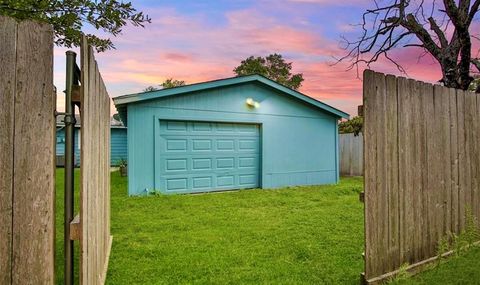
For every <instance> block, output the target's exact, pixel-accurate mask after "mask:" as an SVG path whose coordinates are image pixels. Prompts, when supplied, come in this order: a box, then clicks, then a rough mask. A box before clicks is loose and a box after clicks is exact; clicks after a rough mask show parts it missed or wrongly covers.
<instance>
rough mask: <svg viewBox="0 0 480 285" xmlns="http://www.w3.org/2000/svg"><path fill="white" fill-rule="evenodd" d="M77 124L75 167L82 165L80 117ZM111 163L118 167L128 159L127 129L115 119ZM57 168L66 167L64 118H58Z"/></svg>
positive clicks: (112, 130) (112, 122) (111, 144)
mask: <svg viewBox="0 0 480 285" xmlns="http://www.w3.org/2000/svg"><path fill="white" fill-rule="evenodd" d="M76 121H77V123H76V124H75V146H74V148H75V165H76V166H79V165H80V139H81V136H82V132H81V129H80V117H77V119H76ZM110 126H111V127H110V163H111V165H112V166H115V165H118V161H119V160H120V159H127V128H126V127H125V126H124V125H123V123H122V122H120V121H117V120H115V119H113V118H111V120H110ZM56 154H57V166H64V155H65V124H64V122H63V116H57V151H56Z"/></svg>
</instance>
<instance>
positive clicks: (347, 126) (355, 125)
mask: <svg viewBox="0 0 480 285" xmlns="http://www.w3.org/2000/svg"><path fill="white" fill-rule="evenodd" d="M362 128H363V118H362V117H360V116H356V117H353V118H352V119H350V120H347V121H343V122H340V124H338V132H339V133H341V134H350V133H353V134H354V135H355V136H358V134H359V133H360V132H361V131H362Z"/></svg>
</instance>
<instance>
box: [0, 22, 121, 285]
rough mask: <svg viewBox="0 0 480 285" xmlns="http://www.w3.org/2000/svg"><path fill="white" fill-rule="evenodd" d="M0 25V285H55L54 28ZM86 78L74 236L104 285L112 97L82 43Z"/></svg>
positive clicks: (89, 279) (87, 279)
mask: <svg viewBox="0 0 480 285" xmlns="http://www.w3.org/2000/svg"><path fill="white" fill-rule="evenodd" d="M0 27H1V29H0V63H1V64H0V284H2V285H3V284H54V282H55V276H54V272H55V265H54V254H55V226H56V227H62V225H61V224H60V225H59V224H57V225H55V224H54V221H55V203H54V201H55V129H56V122H55V109H56V95H55V94H54V86H53V36H54V35H53V29H52V27H51V26H49V25H46V24H39V23H36V22H31V21H24V22H20V23H17V22H16V21H15V20H13V19H11V18H8V17H3V16H0ZM81 79H82V80H81V82H82V84H81V88H80V89H78V88H76V89H75V90H79V91H80V92H77V93H76V94H75V95H76V96H75V98H76V100H78V103H79V104H80V105H81V123H82V126H81V132H82V136H81V150H82V152H81V157H82V158H81V159H82V168H81V189H80V196H81V201H80V202H81V203H80V215H79V216H78V218H76V219H74V220H73V221H71V223H70V225H71V228H70V230H71V232H70V238H71V239H77V240H79V241H80V247H81V256H80V278H81V280H80V281H81V284H88V285H90V284H103V283H104V281H105V277H106V271H107V266H108V256H109V253H110V248H111V243H112V239H111V236H110V171H109V168H110V157H109V156H110V149H109V145H110V125H109V124H110V118H109V117H110V99H109V97H108V93H107V91H106V88H105V85H104V83H103V80H102V77H101V75H100V73H99V71H98V66H97V63H96V62H95V58H94V54H93V50H92V48H91V47H89V46H88V45H87V43H86V40H85V38H84V39H83V42H82V47H81ZM77 87H78V86H77ZM58 191H62V190H58Z"/></svg>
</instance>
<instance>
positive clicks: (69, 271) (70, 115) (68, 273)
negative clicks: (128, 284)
mask: <svg viewBox="0 0 480 285" xmlns="http://www.w3.org/2000/svg"><path fill="white" fill-rule="evenodd" d="M66 55H67V70H66V79H65V116H64V120H65V197H64V199H65V201H64V204H65V212H64V233H63V235H64V249H65V251H64V258H65V268H64V271H65V275H64V276H65V277H64V278H65V279H64V284H66V285H73V272H74V253H73V242H74V241H73V240H72V239H71V238H70V222H71V221H72V220H73V214H74V213H73V210H74V202H73V199H74V197H73V193H74V170H75V149H74V145H75V105H74V103H73V102H72V86H73V84H74V81H75V65H76V63H75V59H76V54H75V53H74V52H73V51H67V52H66Z"/></svg>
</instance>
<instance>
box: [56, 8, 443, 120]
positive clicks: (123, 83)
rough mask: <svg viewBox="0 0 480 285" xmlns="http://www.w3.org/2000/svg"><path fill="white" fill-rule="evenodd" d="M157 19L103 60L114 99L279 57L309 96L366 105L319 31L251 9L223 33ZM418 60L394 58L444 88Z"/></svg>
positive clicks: (195, 23) (174, 17)
mask: <svg viewBox="0 0 480 285" xmlns="http://www.w3.org/2000/svg"><path fill="white" fill-rule="evenodd" d="M303 1H307V2H317V1H313V0H312V1H308V0H303ZM318 2H325V1H318ZM327 2H328V1H327ZM358 2H361V1H358ZM149 14H150V15H151V16H152V18H153V19H154V20H153V23H152V24H151V25H148V26H147V27H146V28H145V29H138V28H127V29H125V31H124V34H123V35H122V36H120V37H119V38H117V39H115V43H116V45H117V49H116V50H112V51H109V52H106V53H102V54H98V55H97V60H98V62H99V66H100V70H101V72H102V75H103V78H104V80H105V82H106V84H107V88H108V90H109V92H110V95H111V96H118V95H123V94H129V93H135V92H140V91H141V90H143V89H144V88H145V87H147V86H149V85H158V84H160V83H161V82H162V81H163V80H165V79H166V78H170V77H173V78H176V79H180V80H185V81H186V82H187V83H196V82H201V81H206V80H212V79H218V78H224V77H231V76H233V75H234V74H233V72H232V69H233V68H234V67H235V66H237V65H238V64H239V62H240V61H241V60H242V59H244V58H246V57H248V56H250V55H255V56H264V55H267V54H270V53H274V52H277V53H281V54H283V55H284V56H285V58H286V59H287V61H289V62H293V68H294V70H293V72H295V73H298V72H300V73H303V74H304V78H305V81H304V84H303V86H302V87H301V89H300V91H301V92H303V93H305V94H306V95H309V96H312V97H314V98H316V99H319V100H322V101H323V102H325V103H327V104H331V105H333V106H334V107H337V108H339V109H342V110H345V111H347V112H350V113H351V114H352V115H354V114H355V113H356V106H357V105H359V104H361V101H362V82H361V81H360V80H358V79H357V77H356V76H357V74H356V71H355V70H351V71H346V64H343V63H342V64H338V65H336V66H332V65H331V63H333V62H334V60H333V58H332V56H339V55H343V54H344V53H345V51H343V50H341V49H340V48H339V47H338V43H337V42H336V41H335V40H329V39H327V38H326V37H324V36H323V35H322V34H321V33H319V32H318V30H316V31H312V30H308V29H304V28H302V27H301V26H297V27H296V26H289V25H287V24H285V23H283V22H282V21H281V19H275V18H272V17H269V16H268V15H265V14H263V13H261V12H259V11H258V10H250V9H249V10H239V11H234V12H229V13H227V14H226V15H225V20H226V22H225V24H223V25H213V24H211V23H210V22H209V21H208V19H205V18H203V17H202V16H192V15H189V16H188V17H187V16H183V15H180V14H178V13H177V12H176V11H175V10H172V9H157V10H153V11H149ZM418 54H419V53H418V50H414V49H402V50H399V51H398V52H395V53H394V56H395V57H396V58H398V59H401V61H402V62H403V63H404V65H405V68H406V69H407V72H408V74H409V75H410V76H413V77H415V78H417V79H420V80H426V81H431V82H434V81H436V80H438V78H439V77H438V74H439V72H438V68H437V66H436V65H435V63H433V62H431V61H428V59H427V58H425V59H422V62H421V64H418V63H417V61H416V59H417V57H418ZM59 56H60V55H59ZM56 57H57V56H56ZM374 69H375V70H378V71H380V72H385V73H393V74H399V72H398V70H396V69H395V67H394V66H393V65H391V64H390V63H388V62H386V61H385V60H381V61H379V62H378V63H377V64H375V65H374ZM360 72H362V69H361V70H360ZM360 74H361V73H360ZM62 78H63V77H62Z"/></svg>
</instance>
